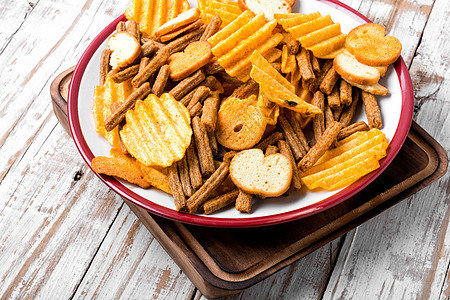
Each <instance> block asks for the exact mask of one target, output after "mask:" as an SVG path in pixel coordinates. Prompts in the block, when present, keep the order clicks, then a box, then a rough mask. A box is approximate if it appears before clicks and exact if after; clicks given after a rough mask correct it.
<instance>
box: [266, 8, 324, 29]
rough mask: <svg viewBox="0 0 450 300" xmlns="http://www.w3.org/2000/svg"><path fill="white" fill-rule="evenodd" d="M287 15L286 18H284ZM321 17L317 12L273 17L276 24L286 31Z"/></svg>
mask: <svg viewBox="0 0 450 300" xmlns="http://www.w3.org/2000/svg"><path fill="white" fill-rule="evenodd" d="M286 15H287V17H285V16H286ZM321 16H322V15H321V14H320V13H319V12H318V11H317V12H314V13H312V14H306V15H305V14H298V13H291V14H275V15H274V17H275V19H276V20H277V21H278V23H279V24H280V25H281V26H283V28H284V30H286V31H288V29H289V28H291V27H294V26H297V25H300V24H303V23H306V22H309V21H312V20H315V19H317V18H320V17H321Z"/></svg>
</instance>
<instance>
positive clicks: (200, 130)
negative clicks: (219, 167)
mask: <svg viewBox="0 0 450 300" xmlns="http://www.w3.org/2000/svg"><path fill="white" fill-rule="evenodd" d="M192 129H193V131H194V138H195V147H196V148H197V153H198V159H199V161H200V170H201V172H202V174H203V175H204V176H205V177H208V176H210V175H211V174H212V173H213V172H214V170H215V167H214V159H213V154H212V151H211V148H210V147H209V140H208V135H207V133H206V129H205V127H204V126H203V124H202V122H201V121H200V118H199V117H195V118H193V119H192Z"/></svg>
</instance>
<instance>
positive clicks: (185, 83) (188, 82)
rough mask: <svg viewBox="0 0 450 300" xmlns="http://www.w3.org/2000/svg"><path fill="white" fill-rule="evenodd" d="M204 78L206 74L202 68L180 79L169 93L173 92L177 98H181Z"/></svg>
mask: <svg viewBox="0 0 450 300" xmlns="http://www.w3.org/2000/svg"><path fill="white" fill-rule="evenodd" d="M203 80H205V74H204V73H203V71H202V70H201V69H200V70H198V71H196V72H195V73H194V74H192V75H190V76H189V77H186V78H185V79H183V80H182V81H180V82H179V83H178V84H177V85H176V86H175V87H174V88H173V89H171V90H170V92H169V94H171V95H172V96H173V97H174V98H175V99H176V100H180V99H181V98H183V96H184V95H186V94H187V93H189V92H190V91H191V90H192V89H194V88H195V87H196V86H197V85H199V84H200V83H201V82H202V81H203Z"/></svg>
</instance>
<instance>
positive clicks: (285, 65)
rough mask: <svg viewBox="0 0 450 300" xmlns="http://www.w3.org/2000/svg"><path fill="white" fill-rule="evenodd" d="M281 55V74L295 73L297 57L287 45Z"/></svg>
mask: <svg viewBox="0 0 450 300" xmlns="http://www.w3.org/2000/svg"><path fill="white" fill-rule="evenodd" d="M282 51H283V52H282V54H281V72H282V73H284V74H288V73H294V72H295V70H296V69H297V61H296V59H295V55H294V54H292V53H290V52H289V51H288V47H287V45H283V50H282Z"/></svg>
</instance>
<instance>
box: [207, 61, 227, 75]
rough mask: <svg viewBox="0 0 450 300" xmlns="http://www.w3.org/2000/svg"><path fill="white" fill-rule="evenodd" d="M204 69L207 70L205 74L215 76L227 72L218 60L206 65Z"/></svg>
mask: <svg viewBox="0 0 450 300" xmlns="http://www.w3.org/2000/svg"><path fill="white" fill-rule="evenodd" d="M203 69H204V70H205V73H206V74H208V75H213V74H216V73H219V72H224V71H225V69H224V68H223V67H222V66H221V65H220V64H219V62H218V61H217V60H216V61H213V62H211V63H209V64H207V65H205V66H204V67H203Z"/></svg>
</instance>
